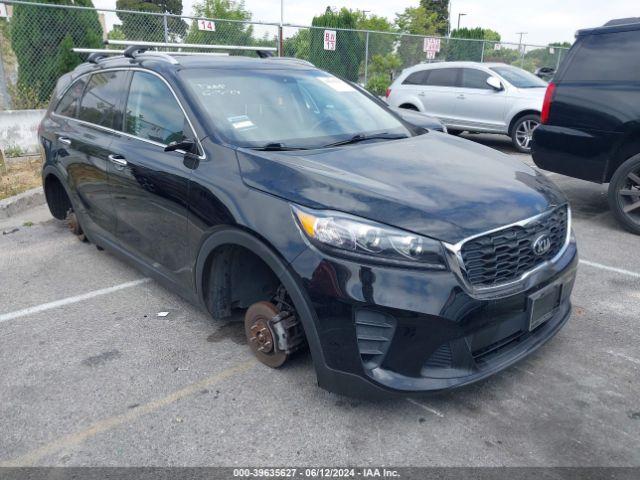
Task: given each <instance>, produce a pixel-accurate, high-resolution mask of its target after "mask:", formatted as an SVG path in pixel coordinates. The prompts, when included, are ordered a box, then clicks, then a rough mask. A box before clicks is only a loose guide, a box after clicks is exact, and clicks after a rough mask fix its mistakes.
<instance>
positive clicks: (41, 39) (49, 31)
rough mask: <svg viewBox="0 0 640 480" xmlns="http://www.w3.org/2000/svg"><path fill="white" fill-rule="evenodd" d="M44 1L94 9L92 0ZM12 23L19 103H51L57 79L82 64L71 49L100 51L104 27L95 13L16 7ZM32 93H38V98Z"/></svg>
mask: <svg viewBox="0 0 640 480" xmlns="http://www.w3.org/2000/svg"><path fill="white" fill-rule="evenodd" d="M42 2H43V3H56V4H63V5H72V4H73V5H76V6H85V7H93V3H92V2H91V0H42ZM11 24H12V26H11V45H12V47H13V50H14V52H15V54H16V57H17V59H18V84H17V86H16V88H15V92H14V93H16V96H17V98H15V97H14V101H16V103H21V102H23V101H24V99H25V98H28V99H29V101H34V102H35V103H42V102H47V101H48V99H49V97H50V96H51V91H52V90H53V87H54V84H55V80H56V79H57V78H58V77H59V76H61V75H62V74H64V73H66V72H68V71H69V70H70V69H72V68H74V67H75V66H76V65H77V64H78V63H80V58H79V57H78V56H74V54H72V52H70V50H69V49H70V48H71V47H72V46H78V47H85V48H100V46H101V44H102V41H101V40H102V27H101V25H100V22H99V20H98V14H97V12H96V11H95V10H69V9H62V8H42V7H37V6H31V5H25V4H16V5H14V9H13V18H12V20H11ZM32 90H35V92H37V93H36V95H35V97H32V94H33V91H32ZM25 92H28V94H26V93H25ZM14 107H15V108H17V107H16V106H14Z"/></svg>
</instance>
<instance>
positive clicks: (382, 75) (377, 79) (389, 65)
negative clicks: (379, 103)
mask: <svg viewBox="0 0 640 480" xmlns="http://www.w3.org/2000/svg"><path fill="white" fill-rule="evenodd" d="M401 65H402V61H401V60H400V58H399V57H398V56H397V55H395V54H393V53H389V54H387V55H384V56H383V55H374V56H373V57H371V64H370V66H369V74H370V77H369V79H368V81H367V85H366V89H367V90H369V91H370V92H371V93H373V94H374V95H384V94H385V93H386V90H387V87H388V86H389V85H391V82H392V81H393V77H394V74H395V72H396V71H397V70H398V69H399V68H400V66H401Z"/></svg>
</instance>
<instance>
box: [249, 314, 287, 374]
mask: <svg viewBox="0 0 640 480" xmlns="http://www.w3.org/2000/svg"><path fill="white" fill-rule="evenodd" d="M279 313H280V310H279V309H278V307H276V306H275V305H274V304H273V303H271V302H258V303H254V304H253V305H251V307H249V309H248V310H247V313H246V314H245V317H244V332H245V335H246V336H247V341H248V342H249V348H251V350H252V351H253V353H254V355H255V356H256V357H257V358H258V360H260V361H261V362H262V363H264V364H265V365H268V366H269V367H271V368H278V367H279V366H281V365H282V364H283V363H284V362H286V360H287V358H288V355H287V353H286V352H283V351H282V350H279V349H278V343H277V341H276V337H275V334H274V332H273V330H272V328H271V325H270V324H269V321H270V320H271V319H273V318H274V317H276V316H277V315H278V314H279Z"/></svg>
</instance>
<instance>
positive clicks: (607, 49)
mask: <svg viewBox="0 0 640 480" xmlns="http://www.w3.org/2000/svg"><path fill="white" fill-rule="evenodd" d="M638 52H640V31H630V32H619V33H604V34H594V35H588V36H586V37H583V40H582V42H581V43H580V45H579V46H578V48H577V49H576V52H575V54H574V55H573V58H572V59H571V63H570V64H569V65H568V66H567V69H566V71H565V73H564V75H563V76H562V80H561V81H562V82H598V83H610V82H615V83H620V82H624V83H626V82H634V83H640V54H638Z"/></svg>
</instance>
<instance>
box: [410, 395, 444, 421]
mask: <svg viewBox="0 0 640 480" xmlns="http://www.w3.org/2000/svg"><path fill="white" fill-rule="evenodd" d="M407 402H409V403H413V404H414V405H415V406H416V407H420V408H422V409H423V410H426V411H427V412H429V413H433V414H434V415H435V416H436V417H440V418H444V413H442V412H440V411H439V410H436V409H435V408H431V407H429V406H428V405H425V404H424V403H420V402H418V401H417V400H414V399H413V398H407Z"/></svg>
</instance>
